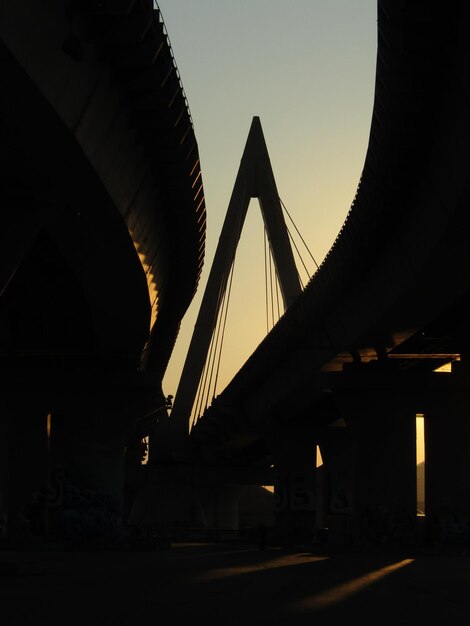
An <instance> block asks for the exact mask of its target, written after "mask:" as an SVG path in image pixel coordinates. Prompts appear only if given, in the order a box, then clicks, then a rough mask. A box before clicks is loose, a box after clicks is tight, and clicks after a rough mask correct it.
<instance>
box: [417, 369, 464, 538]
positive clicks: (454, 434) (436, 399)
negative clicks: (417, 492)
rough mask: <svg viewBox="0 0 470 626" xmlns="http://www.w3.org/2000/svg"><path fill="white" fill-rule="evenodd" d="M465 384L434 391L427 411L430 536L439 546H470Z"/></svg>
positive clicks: (426, 503) (427, 507)
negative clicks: (450, 388)
mask: <svg viewBox="0 0 470 626" xmlns="http://www.w3.org/2000/svg"><path fill="white" fill-rule="evenodd" d="M459 369H460V368H459ZM459 374H460V372H459ZM459 374H456V375H455V374H454V373H453V374H452V375H451V376H452V377H453V378H454V376H457V377H458V376H459ZM462 374H463V372H462ZM445 376H446V377H447V375H445ZM452 382H453V381H452ZM464 382H467V381H464ZM465 386H466V385H459V389H458V390H457V389H453V390H452V391H451V392H449V391H446V390H443V391H442V392H438V393H436V392H434V393H432V394H431V396H430V398H429V405H428V406H427V407H426V411H425V418H424V419H425V430H424V432H425V447H426V462H425V507H426V537H427V541H428V544H429V545H430V546H433V547H438V548H441V547H442V548H453V547H459V546H460V547H468V546H469V545H470V490H469V477H470V393H469V392H468V391H466V390H465ZM462 387H463V388H462Z"/></svg>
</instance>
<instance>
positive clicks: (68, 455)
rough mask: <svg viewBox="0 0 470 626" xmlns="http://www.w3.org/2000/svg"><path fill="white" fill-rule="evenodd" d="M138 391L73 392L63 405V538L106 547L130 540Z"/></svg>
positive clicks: (58, 420) (59, 424)
mask: <svg viewBox="0 0 470 626" xmlns="http://www.w3.org/2000/svg"><path fill="white" fill-rule="evenodd" d="M135 393H136V392H135V391H134V392H131V391H129V390H123V389H119V388H118V387H117V386H116V387H114V386H108V388H107V389H106V390H104V391H101V390H97V389H89V390H88V391H84V392H83V393H73V394H71V395H70V396H68V397H67V398H66V399H64V400H63V401H62V403H61V410H60V411H59V414H58V415H57V418H56V423H55V425H53V428H54V427H55V429H56V430H57V429H58V430H59V432H60V439H61V446H62V458H63V463H64V486H63V504H62V519H61V534H62V536H63V539H64V540H65V541H67V542H70V543H72V544H74V543H75V544H77V545H80V544H96V545H97V546H106V545H113V544H116V543H119V542H120V541H122V540H123V537H124V520H123V493H124V448H125V443H126V436H127V433H128V432H129V430H130V427H131V424H133V422H134V420H135V413H134V411H133V410H132V406H133V398H134V396H135Z"/></svg>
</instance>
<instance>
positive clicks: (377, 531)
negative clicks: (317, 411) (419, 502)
mask: <svg viewBox="0 0 470 626" xmlns="http://www.w3.org/2000/svg"><path fill="white" fill-rule="evenodd" d="M341 405H342V407H343V410H344V417H345V421H346V423H347V425H348V427H349V429H350V432H351V438H352V450H351V452H352V455H351V461H352V467H351V470H352V487H353V489H352V538H353V545H354V546H356V547H358V548H363V547H373V546H380V545H384V546H390V547H391V546H406V545H411V544H412V543H414V542H415V540H416V410H415V408H414V405H413V402H412V401H411V398H408V397H407V396H406V395H401V394H400V393H397V392H396V391H395V392H394V394H393V395H392V394H391V393H384V392H383V391H382V392H381V391H371V390H369V391H356V392H353V391H348V392H346V391H342V392H341Z"/></svg>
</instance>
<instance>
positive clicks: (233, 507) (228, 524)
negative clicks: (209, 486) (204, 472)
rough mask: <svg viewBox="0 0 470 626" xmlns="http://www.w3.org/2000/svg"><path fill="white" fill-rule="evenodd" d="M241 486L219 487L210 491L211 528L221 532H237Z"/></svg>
mask: <svg viewBox="0 0 470 626" xmlns="http://www.w3.org/2000/svg"><path fill="white" fill-rule="evenodd" d="M242 492H243V487H242V486H241V485H221V486H218V487H214V488H213V491H212V526H213V527H214V528H215V529H221V530H238V528H239V504H240V496H241V494H242Z"/></svg>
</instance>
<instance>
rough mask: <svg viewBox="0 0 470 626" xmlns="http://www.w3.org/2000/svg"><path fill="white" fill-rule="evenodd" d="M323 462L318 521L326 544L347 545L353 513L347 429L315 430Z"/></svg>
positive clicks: (344, 425)
mask: <svg viewBox="0 0 470 626" xmlns="http://www.w3.org/2000/svg"><path fill="white" fill-rule="evenodd" d="M319 441H320V451H321V454H322V459H323V466H322V467H321V468H319V469H320V471H319V473H321V475H322V485H321V486H322V489H323V497H322V505H323V509H324V511H323V515H322V519H321V522H320V520H319V525H320V523H321V527H325V528H327V529H328V530H327V533H328V544H329V545H331V546H338V547H342V546H348V545H350V544H351V543H352V514H353V471H352V468H353V447H352V438H351V432H350V429H349V428H347V427H346V424H345V423H343V424H342V425H341V426H329V427H325V428H323V429H321V431H320V434H319Z"/></svg>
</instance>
